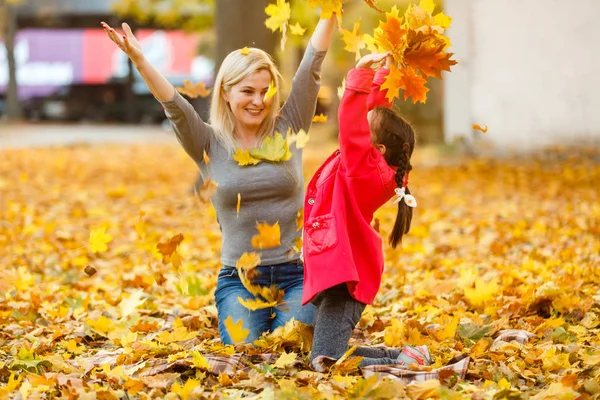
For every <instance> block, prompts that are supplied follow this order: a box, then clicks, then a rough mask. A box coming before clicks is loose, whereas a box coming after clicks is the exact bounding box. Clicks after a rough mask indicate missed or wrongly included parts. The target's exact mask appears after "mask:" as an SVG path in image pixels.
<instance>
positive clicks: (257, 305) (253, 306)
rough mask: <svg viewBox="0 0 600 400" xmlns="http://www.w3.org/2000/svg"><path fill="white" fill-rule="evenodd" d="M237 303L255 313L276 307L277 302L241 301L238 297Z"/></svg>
mask: <svg viewBox="0 0 600 400" xmlns="http://www.w3.org/2000/svg"><path fill="white" fill-rule="evenodd" d="M237 299H238V302H239V303H240V304H241V305H242V306H244V307H246V308H247V309H248V310H251V311H256V310H262V309H264V308H271V307H276V306H277V301H264V300H261V299H242V298H241V297H238V298H237Z"/></svg>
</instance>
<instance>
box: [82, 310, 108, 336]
mask: <svg viewBox="0 0 600 400" xmlns="http://www.w3.org/2000/svg"><path fill="white" fill-rule="evenodd" d="M85 323H86V325H88V326H89V327H90V328H92V330H94V331H95V332H96V333H99V334H101V335H104V336H105V335H106V334H107V333H109V332H112V331H114V330H115V326H114V324H113V321H112V320H111V319H108V318H106V317H105V316H104V315H101V316H100V317H99V318H98V319H97V320H93V319H88V320H86V321H85Z"/></svg>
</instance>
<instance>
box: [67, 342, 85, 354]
mask: <svg viewBox="0 0 600 400" xmlns="http://www.w3.org/2000/svg"><path fill="white" fill-rule="evenodd" d="M64 346H65V349H66V350H67V351H68V352H69V353H71V354H77V355H79V354H83V352H85V350H86V349H85V346H79V345H78V344H77V342H76V341H74V340H69V341H68V342H66V343H64Z"/></svg>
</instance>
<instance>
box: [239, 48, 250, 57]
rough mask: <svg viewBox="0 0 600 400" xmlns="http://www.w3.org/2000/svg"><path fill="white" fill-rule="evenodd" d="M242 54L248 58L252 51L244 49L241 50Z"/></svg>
mask: <svg viewBox="0 0 600 400" xmlns="http://www.w3.org/2000/svg"><path fill="white" fill-rule="evenodd" d="M240 53H242V55H244V56H247V55H248V54H250V49H249V48H247V47H244V48H242V49H241V50H240Z"/></svg>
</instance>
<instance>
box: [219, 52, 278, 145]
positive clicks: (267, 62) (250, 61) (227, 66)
mask: <svg viewBox="0 0 600 400" xmlns="http://www.w3.org/2000/svg"><path fill="white" fill-rule="evenodd" d="M261 70H267V71H269V73H270V74H271V79H272V81H273V82H274V85H275V87H276V88H277V91H276V92H275V94H274V95H273V97H272V98H271V99H272V103H271V107H270V108H269V113H268V115H267V116H266V117H265V119H264V121H263V122H262V124H261V126H260V127H259V129H258V137H259V140H260V141H262V139H264V138H265V137H266V136H267V135H269V134H270V133H271V132H273V129H274V128H275V118H276V117H277V114H278V113H279V84H280V80H281V74H280V73H279V70H278V69H277V67H276V66H275V63H274V62H273V59H272V58H271V56H270V55H269V54H268V53H267V52H265V51H263V50H261V49H257V48H250V49H249V52H248V54H247V55H244V54H243V53H242V51H241V50H235V51H232V52H231V53H229V55H227V57H225V60H223V63H222V64H221V67H220V68H219V72H218V73H217V78H216V79H215V85H214V88H213V94H212V99H211V104H210V124H211V126H212V127H213V129H214V131H215V135H216V137H217V140H218V141H219V143H221V144H222V145H223V147H225V148H226V149H227V150H228V151H229V152H231V153H234V152H235V148H236V147H237V143H236V140H235V138H234V136H233V135H234V133H233V132H234V128H235V116H234V115H233V112H232V111H231V108H230V107H229V104H227V102H226V101H225V99H224V98H223V93H224V92H228V91H230V90H231V87H232V86H234V85H236V84H237V83H239V82H240V81H242V80H243V79H244V78H246V77H247V76H249V75H252V74H253V73H255V72H258V71H261Z"/></svg>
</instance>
